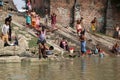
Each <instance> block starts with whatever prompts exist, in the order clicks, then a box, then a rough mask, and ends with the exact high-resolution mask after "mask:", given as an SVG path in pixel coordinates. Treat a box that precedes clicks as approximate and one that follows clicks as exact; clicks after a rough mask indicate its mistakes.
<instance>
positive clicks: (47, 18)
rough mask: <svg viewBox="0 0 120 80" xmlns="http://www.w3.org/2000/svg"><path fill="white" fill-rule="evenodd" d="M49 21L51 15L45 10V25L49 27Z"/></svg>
mask: <svg viewBox="0 0 120 80" xmlns="http://www.w3.org/2000/svg"><path fill="white" fill-rule="evenodd" d="M48 21H49V15H48V9H47V8H46V9H45V25H46V26H48Z"/></svg>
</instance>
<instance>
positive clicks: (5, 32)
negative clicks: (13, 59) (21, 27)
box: [2, 21, 9, 43]
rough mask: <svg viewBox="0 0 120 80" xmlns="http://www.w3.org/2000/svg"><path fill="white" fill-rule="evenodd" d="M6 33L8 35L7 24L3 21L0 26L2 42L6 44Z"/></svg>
mask: <svg viewBox="0 0 120 80" xmlns="http://www.w3.org/2000/svg"><path fill="white" fill-rule="evenodd" d="M8 33H9V22H8V21H5V24H4V25H3V26H2V40H3V41H4V42H5V41H7V43H8Z"/></svg>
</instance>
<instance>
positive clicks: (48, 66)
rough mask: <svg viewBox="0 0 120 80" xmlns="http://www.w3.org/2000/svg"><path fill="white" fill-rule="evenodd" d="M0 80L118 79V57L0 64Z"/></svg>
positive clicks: (119, 62)
mask: <svg viewBox="0 0 120 80" xmlns="http://www.w3.org/2000/svg"><path fill="white" fill-rule="evenodd" d="M0 80H120V57H104V58H99V57H87V58H85V57H84V58H75V59H73V60H65V61H60V62H51V61H48V62H42V63H41V62H40V63H39V62H38V63H6V64H0Z"/></svg>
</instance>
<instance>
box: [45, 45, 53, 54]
mask: <svg viewBox="0 0 120 80" xmlns="http://www.w3.org/2000/svg"><path fill="white" fill-rule="evenodd" d="M53 50H54V47H53V46H50V47H49V49H48V50H46V55H52V54H53Z"/></svg>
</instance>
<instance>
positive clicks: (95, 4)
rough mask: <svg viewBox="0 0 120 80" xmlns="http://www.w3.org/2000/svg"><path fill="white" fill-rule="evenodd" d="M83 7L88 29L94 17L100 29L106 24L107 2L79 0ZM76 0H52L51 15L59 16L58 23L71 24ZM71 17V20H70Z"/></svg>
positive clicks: (101, 0)
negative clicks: (53, 13)
mask: <svg viewBox="0 0 120 80" xmlns="http://www.w3.org/2000/svg"><path fill="white" fill-rule="evenodd" d="M78 2H79V3H80V5H81V13H80V14H81V16H82V17H83V18H84V24H85V26H86V27H88V26H90V22H91V20H92V19H93V18H94V17H97V20H98V29H100V28H101V27H102V26H103V24H104V16H105V4H106V0H78ZM73 6H74V0H68V2H67V0H51V13H52V12H55V13H56V14H57V21H58V22H60V23H62V24H65V25H66V24H69V23H70V21H71V20H72V17H71V15H72V14H73V13H72V8H73ZM70 17H71V18H70Z"/></svg>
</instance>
